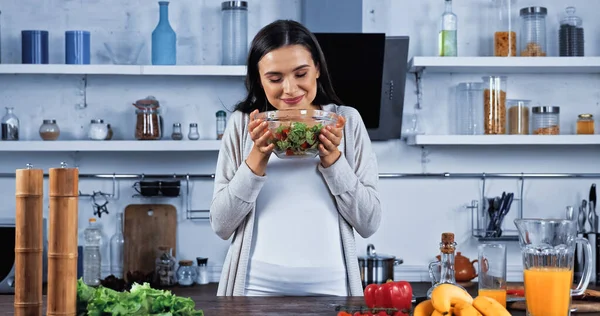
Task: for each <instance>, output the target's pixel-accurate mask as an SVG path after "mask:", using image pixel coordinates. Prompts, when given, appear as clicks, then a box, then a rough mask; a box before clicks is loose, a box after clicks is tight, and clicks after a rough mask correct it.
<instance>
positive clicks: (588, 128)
mask: <svg viewBox="0 0 600 316" xmlns="http://www.w3.org/2000/svg"><path fill="white" fill-rule="evenodd" d="M594 125H595V124H594V116H593V115H592V114H589V113H586V114H579V116H578V117H577V134H580V135H593V134H594V133H595V126H594Z"/></svg>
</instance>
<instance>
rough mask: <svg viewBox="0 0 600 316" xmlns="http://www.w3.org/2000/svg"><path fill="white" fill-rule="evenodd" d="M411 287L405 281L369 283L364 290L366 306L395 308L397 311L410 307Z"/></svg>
mask: <svg viewBox="0 0 600 316" xmlns="http://www.w3.org/2000/svg"><path fill="white" fill-rule="evenodd" d="M412 295H413V292H412V287H411V286H410V283H408V282H406V281H396V282H394V281H391V280H390V281H388V282H386V283H384V284H381V285H378V284H369V285H368V286H367V287H366V288H365V290H364V297H365V303H366V305H367V307H369V308H374V307H379V308H395V309H397V310H398V311H399V312H400V311H402V310H410V309H411V308H412Z"/></svg>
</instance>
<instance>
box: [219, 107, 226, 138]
mask: <svg viewBox="0 0 600 316" xmlns="http://www.w3.org/2000/svg"><path fill="white" fill-rule="evenodd" d="M226 117H227V114H226V113H225V111H223V110H220V111H217V139H222V138H223V133H225V124H226V122H225V120H226Z"/></svg>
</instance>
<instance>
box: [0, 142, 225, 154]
mask: <svg viewBox="0 0 600 316" xmlns="http://www.w3.org/2000/svg"><path fill="white" fill-rule="evenodd" d="M220 148H221V141H220V140H196V141H191V140H179V141H177V140H154V141H152V140H146V141H138V140H106V141H91V140H64V141H42V140H39V141H37V140H36V141H0V152H41V151H44V152H92V151H93V152H98V151H111V152H115V151H121V152H133V151H138V152H139V151H175V152H183V151H187V152H192V151H218V150H219V149H220Z"/></svg>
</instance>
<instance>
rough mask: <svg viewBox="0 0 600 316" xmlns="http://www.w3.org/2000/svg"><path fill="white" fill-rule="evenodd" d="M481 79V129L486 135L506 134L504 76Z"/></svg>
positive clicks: (505, 88) (505, 79) (505, 87)
mask: <svg viewBox="0 0 600 316" xmlns="http://www.w3.org/2000/svg"><path fill="white" fill-rule="evenodd" d="M482 79H483V112H484V113H483V129H484V133H485V134H486V135H504V134H506V90H507V85H508V84H507V78H506V76H485V77H483V78H482Z"/></svg>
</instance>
